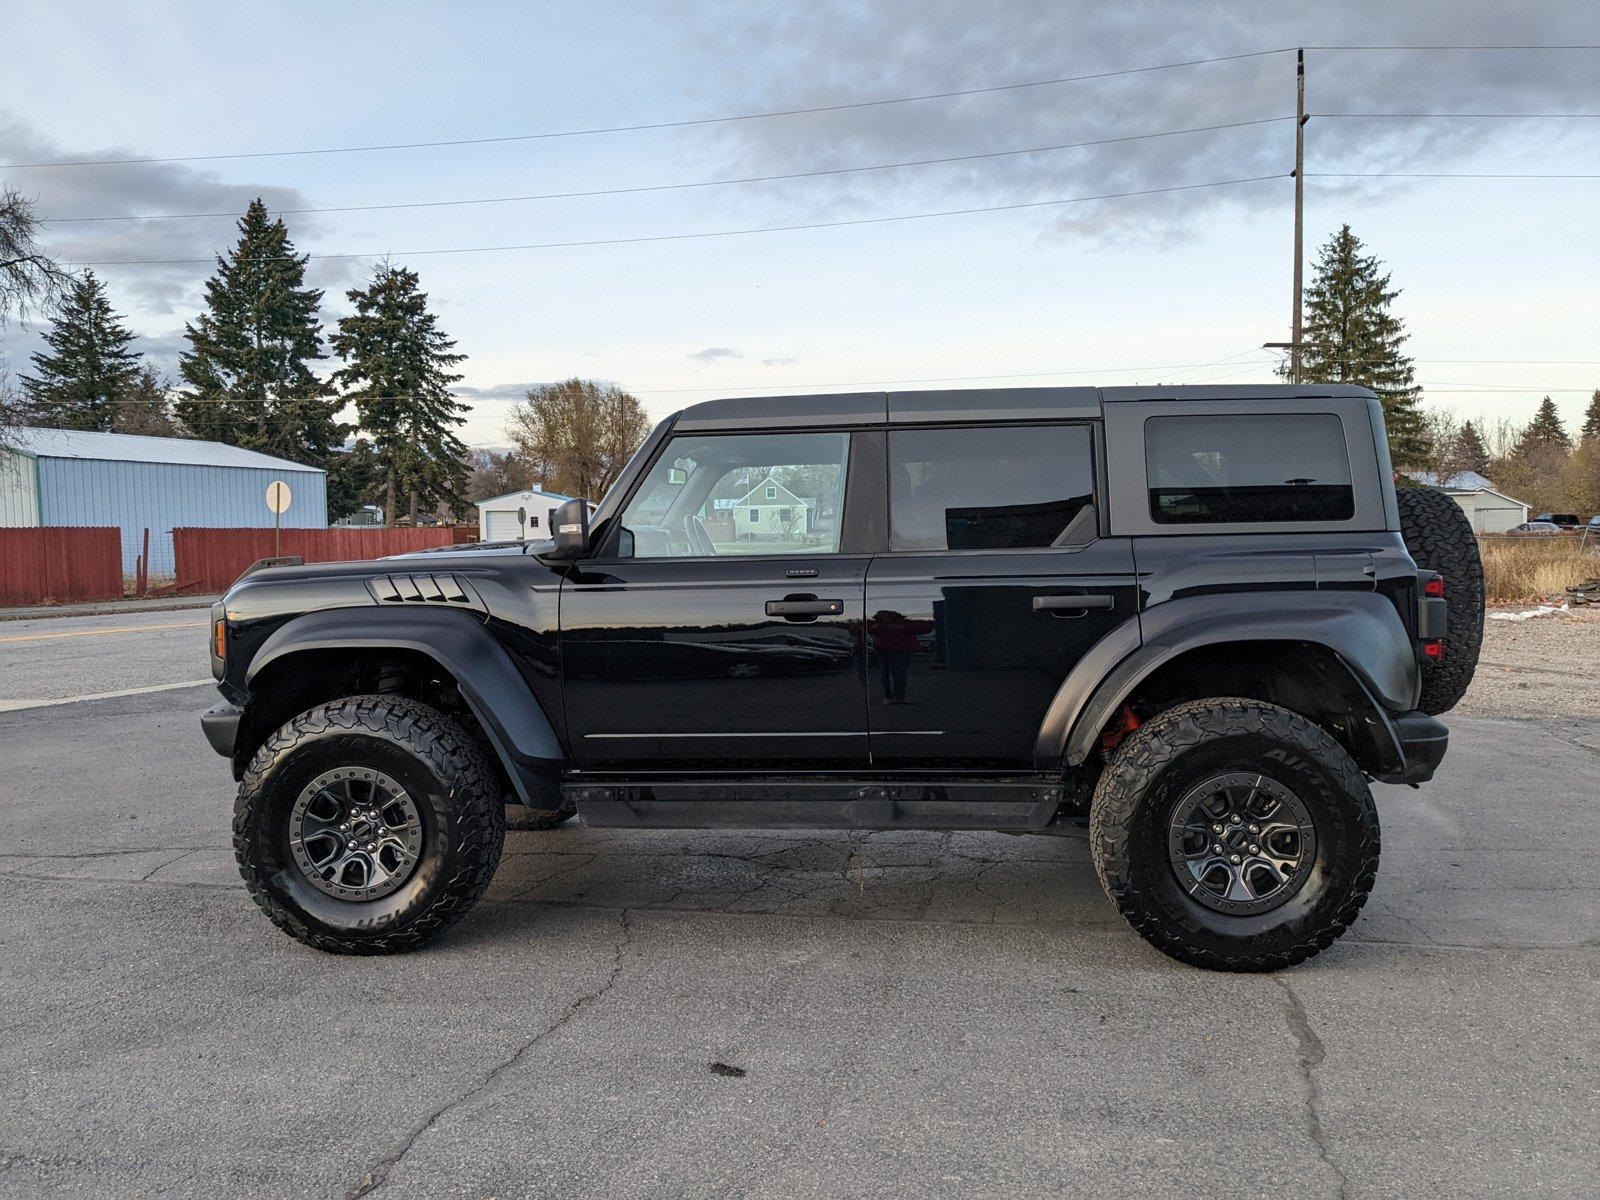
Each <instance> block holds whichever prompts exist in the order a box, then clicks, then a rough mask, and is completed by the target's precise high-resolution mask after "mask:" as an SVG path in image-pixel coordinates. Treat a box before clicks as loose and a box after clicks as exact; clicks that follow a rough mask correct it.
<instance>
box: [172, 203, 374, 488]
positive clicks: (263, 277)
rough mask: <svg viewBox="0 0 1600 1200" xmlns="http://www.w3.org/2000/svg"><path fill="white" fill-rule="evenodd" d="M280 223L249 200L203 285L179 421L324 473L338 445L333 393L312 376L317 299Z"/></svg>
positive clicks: (198, 432) (184, 364) (318, 341)
mask: <svg viewBox="0 0 1600 1200" xmlns="http://www.w3.org/2000/svg"><path fill="white" fill-rule="evenodd" d="M305 268H306V258H305V256H303V255H296V254H295V252H294V245H293V243H291V242H290V241H289V232H288V230H287V229H285V228H284V224H283V221H282V220H281V219H280V220H276V221H274V220H271V219H270V218H269V217H268V215H267V206H266V205H265V204H263V203H262V202H261V200H260V199H256V200H252V201H251V202H250V207H249V208H248V209H246V210H245V214H244V216H243V217H242V218H240V220H239V241H238V244H237V245H236V246H235V247H234V248H233V251H232V252H231V253H230V254H229V255H228V256H227V257H226V258H224V257H223V256H221V255H218V256H217V273H216V274H215V275H213V276H212V277H211V278H210V279H209V280H207V281H206V311H205V312H204V313H203V314H201V316H200V318H199V319H198V320H196V321H195V322H193V323H192V324H190V325H188V326H187V327H186V328H185V331H184V332H185V333H186V335H187V336H188V338H189V346H190V350H189V352H188V353H186V354H184V355H183V356H182V357H181V359H180V370H181V372H182V374H183V378H184V380H185V381H186V382H187V383H188V385H189V389H188V390H187V391H186V392H184V393H183V394H182V397H181V398H180V399H179V401H178V403H177V413H178V416H179V418H180V419H181V420H182V421H183V423H184V425H185V426H186V427H187V428H188V429H189V431H190V432H191V433H193V434H194V435H195V436H196V437H201V438H206V439H208V440H212V441H219V442H227V443H229V444H230V445H234V446H242V447H244V448H245V449H247V450H259V451H261V452H262V453H264V454H274V455H277V456H278V457H280V458H287V459H290V460H291V461H293V462H301V463H308V464H310V465H312V466H323V465H324V464H325V463H326V462H327V460H328V456H329V454H331V453H332V452H333V451H334V450H335V449H336V448H337V447H338V446H339V445H340V444H341V442H342V441H343V438H344V434H345V432H346V430H347V428H348V427H347V426H345V425H341V424H340V423H339V422H338V421H337V420H336V414H337V413H338V410H339V407H340V406H339V404H338V403H336V402H334V401H331V400H329V399H328V397H329V396H330V395H331V393H332V389H331V388H330V387H328V385H327V384H326V383H324V382H322V381H321V380H319V379H318V378H317V377H316V375H314V374H313V373H312V370H311V364H312V363H314V362H316V361H317V360H318V359H320V358H322V356H323V355H322V325H321V322H320V321H319V320H318V317H317V306H318V305H319V304H320V303H321V302H322V293H321V292H320V291H317V290H316V289H314V288H308V287H305V286H303V285H304V282H305Z"/></svg>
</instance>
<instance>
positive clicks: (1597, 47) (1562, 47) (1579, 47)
mask: <svg viewBox="0 0 1600 1200" xmlns="http://www.w3.org/2000/svg"><path fill="white" fill-rule="evenodd" d="M1300 48H1301V49H1302V50H1600V45H1592V46H1591V45H1583V44H1573V45H1556V46H1552V45H1542V46H1482V45H1479V46H1302V47H1300Z"/></svg>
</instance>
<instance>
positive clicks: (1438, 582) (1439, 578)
mask: <svg viewBox="0 0 1600 1200" xmlns="http://www.w3.org/2000/svg"><path fill="white" fill-rule="evenodd" d="M1422 594H1423V595H1424V596H1436V597H1442V596H1443V595H1444V576H1443V575H1435V576H1434V577H1433V578H1432V579H1430V580H1428V582H1427V583H1425V584H1423V585H1422Z"/></svg>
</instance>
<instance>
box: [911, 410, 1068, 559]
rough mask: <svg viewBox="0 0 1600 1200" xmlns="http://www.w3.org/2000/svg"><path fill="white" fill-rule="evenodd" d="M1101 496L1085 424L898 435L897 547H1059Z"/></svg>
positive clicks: (961, 548) (924, 430)
mask: <svg viewBox="0 0 1600 1200" xmlns="http://www.w3.org/2000/svg"><path fill="white" fill-rule="evenodd" d="M1093 498H1094V456H1093V452H1092V450H1091V449H1090V438H1089V429H1088V427H1087V426H1084V425H1029V426H1000V427H991V428H988V429H899V430H891V431H890V433H889V528H890V534H889V545H890V548H891V549H895V550H1003V549H1016V548H1021V547H1028V546H1049V545H1051V544H1053V543H1054V542H1055V540H1056V538H1058V537H1060V536H1061V533H1062V531H1063V530H1064V529H1066V527H1067V526H1068V525H1069V524H1070V523H1071V521H1072V518H1073V517H1075V516H1077V515H1078V513H1079V512H1080V511H1081V510H1082V509H1084V508H1085V507H1087V506H1088V505H1089V503H1090V502H1091V501H1092V500H1093Z"/></svg>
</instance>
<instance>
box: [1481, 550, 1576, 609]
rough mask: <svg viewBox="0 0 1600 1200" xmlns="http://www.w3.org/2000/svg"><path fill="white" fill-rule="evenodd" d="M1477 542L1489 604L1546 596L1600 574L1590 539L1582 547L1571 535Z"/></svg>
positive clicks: (1539, 598)
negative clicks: (1480, 552) (1587, 543)
mask: <svg viewBox="0 0 1600 1200" xmlns="http://www.w3.org/2000/svg"><path fill="white" fill-rule="evenodd" d="M1478 545H1479V548H1480V549H1481V551H1482V553H1483V588H1484V595H1485V597H1486V598H1487V599H1488V601H1489V603H1491V604H1506V603H1510V602H1512V601H1516V600H1544V599H1548V598H1549V597H1551V596H1555V595H1559V594H1560V593H1561V592H1564V591H1565V590H1566V589H1567V588H1569V587H1572V586H1574V585H1575V584H1580V583H1587V582H1588V581H1589V580H1591V579H1594V578H1596V577H1597V576H1600V556H1597V555H1596V554H1595V547H1594V543H1593V539H1591V540H1590V545H1589V546H1588V547H1586V548H1584V549H1582V550H1580V549H1579V548H1578V538H1577V537H1573V536H1567V537H1485V538H1480V539H1479V541H1478Z"/></svg>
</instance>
